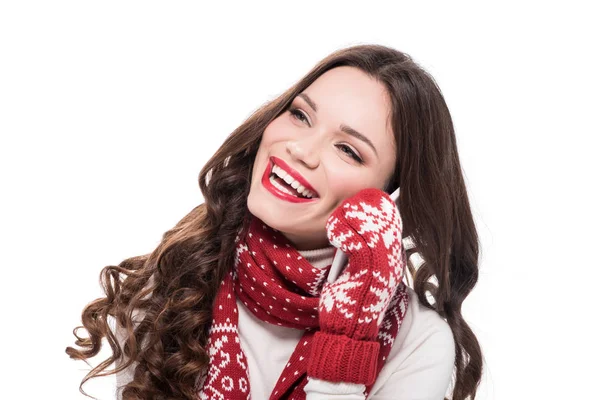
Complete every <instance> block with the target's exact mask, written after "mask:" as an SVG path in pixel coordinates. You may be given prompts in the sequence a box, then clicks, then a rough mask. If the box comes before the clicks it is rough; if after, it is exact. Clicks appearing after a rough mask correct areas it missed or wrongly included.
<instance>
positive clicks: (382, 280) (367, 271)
mask: <svg viewBox="0 0 600 400" xmlns="http://www.w3.org/2000/svg"><path fill="white" fill-rule="evenodd" d="M326 228H327V237H328V239H329V241H330V242H331V243H332V244H333V245H334V246H335V247H337V248H339V249H341V250H343V251H344V253H346V254H347V255H348V265H347V266H346V268H345V269H344V272H343V274H342V275H340V277H339V278H338V279H337V280H336V281H335V282H333V283H331V284H330V283H326V284H325V286H324V287H323V291H322V293H321V298H320V303H319V325H320V332H318V333H317V334H316V335H315V343H314V344H313V345H314V346H315V348H317V349H326V350H325V351H323V353H322V356H321V357H316V354H315V357H312V356H311V358H310V361H309V365H308V374H309V375H310V376H314V377H316V378H319V379H324V380H328V381H334V382H337V381H343V382H352V383H364V384H365V385H370V384H372V383H374V382H375V378H376V374H377V369H376V362H375V360H376V358H377V354H378V352H379V343H378V342H377V341H376V339H377V333H378V332H379V326H380V324H381V322H382V321H383V318H384V316H385V311H386V310H387V307H388V305H389V303H390V302H391V300H392V297H393V296H394V293H395V292H396V291H397V289H398V286H399V285H400V284H401V282H402V278H403V276H404V271H405V266H406V253H405V251H404V248H403V245H402V219H401V218H400V212H399V210H398V208H397V207H396V205H395V204H394V201H393V200H392V199H391V198H390V196H389V195H388V194H387V193H385V192H383V191H382V190H379V189H375V188H367V189H363V190H361V191H360V192H358V193H357V194H355V195H354V196H352V197H350V198H349V199H347V200H345V201H344V202H343V203H342V204H341V205H340V206H339V207H338V208H337V209H336V210H334V212H333V213H332V214H331V216H330V217H329V219H328V220H327V224H326ZM315 351H316V350H315Z"/></svg>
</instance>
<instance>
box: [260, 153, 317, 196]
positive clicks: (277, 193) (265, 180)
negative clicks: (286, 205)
mask: <svg viewBox="0 0 600 400" xmlns="http://www.w3.org/2000/svg"><path fill="white" fill-rule="evenodd" d="M272 166H273V164H272V163H269V165H267V168H265V172H264V174H263V177H262V184H263V186H264V187H265V188H266V189H267V190H268V191H269V192H271V193H272V194H273V195H274V196H276V197H279V198H280V199H281V200H285V201H289V202H291V203H314V202H315V201H317V199H318V197H317V198H311V199H308V198H303V197H296V196H294V195H291V194H289V193H286V192H283V191H281V190H280V189H278V188H277V187H275V186H273V184H272V183H271V180H270V179H269V177H270V176H271V168H272Z"/></svg>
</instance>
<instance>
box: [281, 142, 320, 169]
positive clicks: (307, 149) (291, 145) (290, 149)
mask: <svg viewBox="0 0 600 400" xmlns="http://www.w3.org/2000/svg"><path fill="white" fill-rule="evenodd" d="M285 148H286V151H287V153H288V154H289V155H291V156H292V158H294V159H295V160H297V161H299V162H301V163H303V164H304V165H306V166H307V167H308V168H311V169H314V168H317V167H318V166H319V152H318V151H316V146H314V145H313V146H311V145H310V143H308V142H307V141H300V140H289V141H287V142H286V145H285Z"/></svg>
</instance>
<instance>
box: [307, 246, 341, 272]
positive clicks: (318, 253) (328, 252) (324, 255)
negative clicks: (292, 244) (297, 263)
mask: <svg viewBox="0 0 600 400" xmlns="http://www.w3.org/2000/svg"><path fill="white" fill-rule="evenodd" d="M335 250H336V248H335V247H334V246H328V247H323V248H320V249H314V250H302V251H300V250H298V253H300V255H301V256H302V257H304V258H305V259H306V261H308V262H309V263H311V264H312V266H313V267H315V268H325V267H327V266H328V265H331V263H332V262H333V256H334V255H335Z"/></svg>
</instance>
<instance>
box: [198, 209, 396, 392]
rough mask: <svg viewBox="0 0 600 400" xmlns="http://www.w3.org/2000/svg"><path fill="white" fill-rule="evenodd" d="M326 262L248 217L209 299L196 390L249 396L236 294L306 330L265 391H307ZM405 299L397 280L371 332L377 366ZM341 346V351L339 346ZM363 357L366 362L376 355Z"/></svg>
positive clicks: (256, 310)
mask: <svg viewBox="0 0 600 400" xmlns="http://www.w3.org/2000/svg"><path fill="white" fill-rule="evenodd" d="M329 269H330V265H328V266H327V267H324V268H315V267H313V266H312V265H311V264H310V263H309V262H308V261H307V260H306V259H304V258H303V257H302V256H301V255H300V253H299V252H298V251H297V250H296V249H295V248H294V247H293V245H292V244H291V242H289V241H288V239H287V238H286V237H285V236H283V235H282V234H281V233H280V232H279V231H277V230H275V229H273V228H271V227H269V226H267V225H266V224H264V223H263V222H262V221H261V220H260V219H258V218H256V217H253V218H252V221H251V223H250V227H249V229H248V232H247V233H246V234H245V235H243V237H240V236H238V237H237V238H236V256H235V263H234V266H233V268H232V271H231V272H230V273H229V274H227V275H226V277H225V279H224V280H223V281H222V282H221V286H220V288H219V291H218V293H217V296H216V299H215V302H214V304H213V321H212V325H211V328H210V331H209V340H208V343H207V349H208V353H209V356H210V363H209V367H208V368H207V369H206V370H205V371H204V373H202V374H201V375H200V376H199V378H198V381H197V394H198V398H199V399H228V400H229V399H231V400H237V399H250V380H249V375H248V365H247V361H246V357H245V355H244V353H243V351H242V349H241V346H240V339H239V336H238V314H237V312H238V311H237V304H236V297H237V298H239V299H240V301H242V303H243V304H244V305H245V307H247V309H248V310H250V311H251V312H252V313H253V314H254V315H255V316H256V317H257V318H259V319H261V320H263V321H265V322H268V323H271V324H276V325H279V326H286V327H289V328H295V329H302V330H305V333H304V335H303V336H302V338H301V339H300V341H299V342H298V344H297V346H296V349H295V350H294V352H293V353H292V355H291V357H290V359H289V362H288V363H287V365H286V367H285V368H284V370H283V371H282V372H281V375H280V377H279V379H278V381H277V383H276V385H275V387H274V388H273V391H272V393H271V396H270V399H272V400H273V399H305V398H306V395H305V392H304V386H305V385H306V383H307V382H308V380H307V376H308V375H307V366H308V361H309V358H312V357H316V358H320V357H322V355H321V354H319V352H318V351H317V352H316V355H315V354H314V353H315V351H314V350H319V347H316V348H313V339H314V338H315V332H318V330H319V301H320V295H321V291H322V289H323V285H324V283H325V279H326V276H327V273H328V272H329ZM407 304H408V296H407V293H406V288H405V286H404V285H399V286H398V290H397V291H396V292H395V295H394V297H393V298H392V301H391V302H390V303H389V306H388V309H387V311H386V313H385V318H384V320H383V323H382V324H381V328H380V331H379V333H378V334H377V339H376V342H375V344H376V345H377V346H379V347H380V351H378V352H374V354H376V358H375V361H376V365H377V368H376V372H378V371H380V370H381V368H382V367H383V365H384V363H385V359H386V357H387V355H388V354H389V351H390V350H391V348H392V345H393V342H394V339H395V337H396V335H397V333H398V330H399V328H400V324H401V322H402V319H403V318H404V314H405V312H406V307H407ZM365 343H367V342H365ZM367 346H373V344H372V343H371V344H367ZM311 350H312V351H311ZM339 351H340V354H342V355H343V354H345V353H344V351H345V350H344V348H343V347H341V348H340V350H339ZM371 353H373V352H371ZM363 362H364V363H366V364H368V365H372V364H373V362H374V361H373V360H370V359H369V360H364V361H363ZM359 367H360V366H359ZM357 370H358V369H357ZM354 374H356V372H354ZM348 376H352V373H348ZM358 379H360V378H358ZM370 388H371V385H369V386H367V390H366V393H367V394H368V392H369V391H370Z"/></svg>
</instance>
